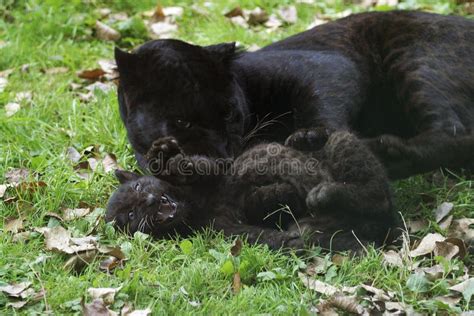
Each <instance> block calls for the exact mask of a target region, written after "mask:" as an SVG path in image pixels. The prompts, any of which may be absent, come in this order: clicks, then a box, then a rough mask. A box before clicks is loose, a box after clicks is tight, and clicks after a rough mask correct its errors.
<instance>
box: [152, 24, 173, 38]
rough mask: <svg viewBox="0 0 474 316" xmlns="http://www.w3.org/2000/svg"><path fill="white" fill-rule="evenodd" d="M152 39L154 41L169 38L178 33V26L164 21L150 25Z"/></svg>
mask: <svg viewBox="0 0 474 316" xmlns="http://www.w3.org/2000/svg"><path fill="white" fill-rule="evenodd" d="M150 30H151V33H152V37H153V38H155V39H160V38H170V37H173V35H174V33H176V31H178V26H177V25H176V24H172V23H169V22H166V21H163V22H156V23H153V24H151V25H150Z"/></svg>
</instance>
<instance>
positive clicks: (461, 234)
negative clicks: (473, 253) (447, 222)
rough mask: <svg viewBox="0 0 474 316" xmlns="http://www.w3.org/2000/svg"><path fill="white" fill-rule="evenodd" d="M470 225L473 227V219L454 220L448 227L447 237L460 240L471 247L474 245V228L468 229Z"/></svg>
mask: <svg viewBox="0 0 474 316" xmlns="http://www.w3.org/2000/svg"><path fill="white" fill-rule="evenodd" d="M471 225H474V218H461V219H455V220H453V223H452V224H451V226H450V227H449V231H448V236H449V237H456V238H459V239H462V240H464V242H465V243H467V244H468V245H471V244H472V243H474V228H470V226H471Z"/></svg>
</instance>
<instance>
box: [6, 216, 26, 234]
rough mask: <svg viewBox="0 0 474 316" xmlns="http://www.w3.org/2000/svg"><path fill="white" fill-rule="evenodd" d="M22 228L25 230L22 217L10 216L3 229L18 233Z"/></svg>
mask: <svg viewBox="0 0 474 316" xmlns="http://www.w3.org/2000/svg"><path fill="white" fill-rule="evenodd" d="M21 230H23V219H22V218H15V217H8V218H6V219H5V226H3V231H5V232H12V233H15V234H16V233H18V232H19V231H21Z"/></svg>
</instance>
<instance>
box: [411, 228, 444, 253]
mask: <svg viewBox="0 0 474 316" xmlns="http://www.w3.org/2000/svg"><path fill="white" fill-rule="evenodd" d="M444 240H445V238H444V237H443V236H441V235H440V234H437V233H434V234H428V235H426V236H425V237H424V238H423V239H422V240H421V242H420V244H419V245H418V246H417V247H416V248H415V249H413V250H412V251H410V257H419V256H424V255H427V254H430V253H432V252H433V250H434V249H435V247H436V242H437V241H444Z"/></svg>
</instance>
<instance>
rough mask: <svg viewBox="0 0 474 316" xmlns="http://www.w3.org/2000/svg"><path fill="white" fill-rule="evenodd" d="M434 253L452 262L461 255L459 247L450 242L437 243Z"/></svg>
mask: <svg viewBox="0 0 474 316" xmlns="http://www.w3.org/2000/svg"><path fill="white" fill-rule="evenodd" d="M433 253H434V255H435V256H441V257H444V258H446V259H448V260H450V259H452V258H454V257H455V256H456V255H457V254H458V253H459V247H458V246H456V245H454V244H452V243H450V242H446V241H437V242H436V246H435V248H434V250H433Z"/></svg>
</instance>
